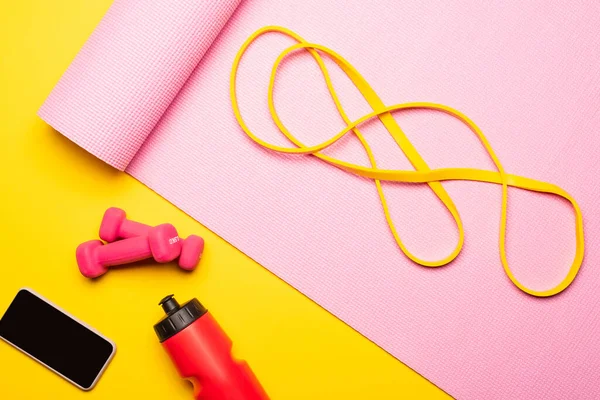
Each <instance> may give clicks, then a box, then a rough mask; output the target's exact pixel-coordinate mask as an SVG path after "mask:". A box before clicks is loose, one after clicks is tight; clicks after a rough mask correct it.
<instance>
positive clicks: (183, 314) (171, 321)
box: [154, 294, 208, 343]
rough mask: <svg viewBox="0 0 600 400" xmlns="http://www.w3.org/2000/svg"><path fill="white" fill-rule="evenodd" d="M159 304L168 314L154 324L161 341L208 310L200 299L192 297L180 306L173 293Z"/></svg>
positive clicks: (179, 330)
mask: <svg viewBox="0 0 600 400" xmlns="http://www.w3.org/2000/svg"><path fill="white" fill-rule="evenodd" d="M158 305H159V306H162V308H163V310H165V313H166V314H167V315H166V316H165V317H164V318H163V319H161V320H160V321H159V322H158V323H157V324H156V325H154V332H156V336H158V340H159V341H160V342H161V343H162V342H164V341H165V340H167V339H168V338H170V337H171V336H174V335H176V334H177V333H179V332H181V331H182V330H183V329H185V328H187V327H188V325H190V324H191V323H192V322H194V321H195V320H197V319H198V318H200V317H201V316H203V315H204V314H206V312H207V311H208V310H207V309H206V308H204V306H203V305H202V304H200V302H199V301H198V299H192V300H190V301H188V302H187V303H185V304H184V305H182V306H180V305H179V303H178V302H177V300H175V298H174V297H173V295H172V294H170V295H168V296H166V297H165V298H164V299H162V300H161V301H160V302H159V303H158Z"/></svg>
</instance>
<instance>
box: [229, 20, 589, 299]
mask: <svg viewBox="0 0 600 400" xmlns="http://www.w3.org/2000/svg"><path fill="white" fill-rule="evenodd" d="M268 32H279V33H282V34H285V35H287V36H289V37H291V38H293V39H294V40H295V41H296V42H298V43H297V44H295V45H293V46H291V47H288V48H287V49H285V50H284V51H283V52H282V53H281V54H280V55H279V57H278V58H277V60H276V61H275V64H274V66H273V69H272V72H271V80H270V83H269V94H268V96H269V109H270V112H271V116H272V118H273V121H274V122H275V124H276V125H277V126H278V128H279V130H280V131H281V133H283V134H284V135H285V136H286V137H287V138H288V139H289V140H290V141H291V142H292V143H293V144H295V145H296V146H297V147H294V148H288V147H280V146H276V145H273V144H270V143H267V142H265V141H264V140H262V139H260V138H259V137H258V136H256V135H255V134H254V133H252V131H251V130H250V129H249V128H248V126H247V125H246V123H245V122H244V119H243V118H242V115H241V113H240V109H239V106H238V101H237V93H236V77H237V71H238V68H239V64H240V60H241V59H242V57H243V55H244V53H245V52H246V50H247V48H248V46H250V44H251V43H252V42H253V41H254V40H256V39H257V38H258V37H259V36H261V35H263V34H265V33H268ZM297 50H305V51H308V52H309V53H310V54H311V55H312V57H313V58H314V59H315V61H316V62H317V64H318V65H319V68H320V69H321V72H322V73H323V77H324V78H325V83H326V84H327V88H328V89H329V93H330V94H331V97H332V98H333V101H334V102H335V105H336V107H337V109H338V112H339V113H340V115H341V117H342V118H343V119H344V121H345V123H346V124H347V126H346V127H345V128H344V129H343V130H342V131H341V132H339V133H338V134H337V135H335V136H333V137H332V138H330V139H328V140H326V141H324V142H323V143H320V144H317V145H314V146H306V145H304V144H302V143H301V142H300V140H298V139H297V138H296V137H294V136H293V135H292V134H291V133H290V131H289V130H288V129H287V128H286V127H285V126H284V125H283V123H282V122H281V119H280V118H279V116H278V114H277V111H276V110H275V103H274V101H273V88H274V85H275V77H276V75H277V69H278V67H279V65H280V64H281V62H282V61H283V59H285V57H287V56H288V55H289V54H290V53H292V52H294V51H297ZM321 55H326V56H327V57H329V58H331V59H332V60H333V61H334V62H335V63H336V64H337V65H338V66H339V67H340V68H341V69H342V70H343V71H344V72H345V73H346V74H347V75H348V77H349V78H350V79H351V80H352V82H353V83H354V85H355V86H356V87H357V88H358V90H359V91H360V92H361V93H362V95H363V97H364V98H365V99H366V100H367V102H368V103H369V105H370V106H371V108H372V109H373V112H371V113H369V114H367V115H365V116H363V117H361V118H359V119H358V120H356V121H353V122H352V121H350V119H349V118H348V116H347V115H346V113H345V112H344V110H343V108H342V105H341V104H340V101H339V99H338V96H337V94H336V92H335V89H334V88H333V84H332V83H331V78H330V76H329V72H328V71H327V68H326V67H325V64H324V63H323V59H322V58H321ZM230 90H231V101H232V105H233V111H234V113H235V117H236V118H237V120H238V123H239V124H240V126H241V127H242V129H243V130H244V132H246V134H247V135H248V136H249V137H250V138H251V139H252V140H254V141H255V142H256V143H258V144H259V145H261V146H263V147H265V148H267V149H270V150H273V151H277V152H281V153H290V154H311V155H313V156H315V157H318V158H319V159H321V160H323V161H325V162H326V163H329V164H331V165H333V166H335V167H337V168H340V169H342V170H344V171H347V172H350V173H353V174H355V175H359V176H363V177H367V178H371V179H373V180H374V182H375V186H376V187H377V192H378V193H379V198H380V199H381V204H382V206H383V212H384V213H385V218H386V220H387V223H388V225H389V227H390V230H391V232H392V234H393V235H394V238H395V240H396V243H397V244H398V246H399V247H400V249H401V250H402V251H403V252H404V254H406V256H407V257H408V258H410V259H411V260H412V261H414V262H415V263H418V264H420V265H423V266H427V267H439V266H442V265H445V264H448V263H449V262H451V261H452V260H454V258H456V256H457V255H458V254H459V253H460V251H461V248H462V245H463V242H464V236H465V235H464V229H463V224H462V221H461V219H460V215H459V213H458V210H457V209H456V206H455V205H454V203H453V202H452V199H451V198H450V196H449V195H448V193H447V192H446V190H444V187H443V186H442V184H441V183H440V181H448V180H466V181H479V182H488V183H496V184H499V185H502V213H501V217H500V259H501V261H502V266H503V267H504V271H505V272H506V275H507V276H508V278H509V279H510V280H511V281H512V283H514V284H515V286H517V287H518V288H519V289H521V290H522V291H524V292H525V293H528V294H530V295H533V296H539V297H547V296H553V295H555V294H557V293H560V292H561V291H563V290H564V289H565V288H567V287H568V286H569V285H570V284H571V282H572V281H573V279H575V276H576V275H577V272H578V271H579V268H580V266H581V262H582V260H583V253H584V245H583V219H582V216H581V210H580V209H579V206H578V205H577V202H576V201H575V199H573V198H572V197H571V196H570V195H569V194H568V193H567V192H566V191H564V190H563V189H561V188H560V187H558V186H556V185H553V184H551V183H546V182H540V181H537V180H534V179H529V178H524V177H521V176H517V175H511V174H507V173H506V172H505V171H504V168H503V167H502V164H501V163H500V160H499V159H498V157H497V156H496V154H495V153H494V151H493V150H492V148H491V146H490V144H489V142H488V141H487V139H486V138H485V136H484V135H483V133H482V132H481V130H480V129H479V127H477V125H475V123H474V122H473V121H471V120H470V119H469V117H467V116H466V115H464V114H463V113H461V112H460V111H458V110H455V109H453V108H451V107H448V106H445V105H442V104H434V103H426V102H416V103H403V104H396V105H393V106H386V105H385V104H383V102H382V101H381V99H380V98H379V96H377V94H376V93H375V91H374V90H373V89H372V88H371V86H369V84H368V83H367V81H366V80H365V79H364V78H363V77H362V75H360V74H359V73H358V71H357V70H356V69H354V67H353V66H352V65H350V63H349V62H348V61H346V60H345V59H344V58H343V57H342V56H340V55H339V54H337V53H336V52H335V51H333V50H331V49H328V48H327V47H324V46H321V45H318V44H314V43H308V42H306V41H305V40H304V39H302V38H301V37H300V36H298V35H297V34H296V33H294V32H292V31H290V30H289V29H286V28H282V27H277V26H267V27H264V28H262V29H259V30H258V31H256V32H255V33H254V34H252V35H251V36H250V37H249V38H248V39H247V40H246V42H245V43H244V44H243V45H242V47H241V48H240V50H239V51H238V53H237V55H236V57H235V60H234V62H233V69H232V71H231V88H230ZM410 109H428V110H436V111H441V112H444V113H447V114H450V115H451V116H453V117H455V118H457V119H459V120H460V121H462V122H463V123H465V124H466V125H467V126H468V127H469V128H470V129H471V130H472V131H473V132H474V133H475V134H476V135H477V137H478V138H479V140H480V141H481V143H482V144H483V146H484V147H485V149H486V151H487V153H488V154H489V156H490V158H491V159H492V161H493V162H494V164H495V165H496V168H497V170H498V171H497V172H495V171H486V170H479V169H474V168H441V169H433V170H432V169H429V167H428V166H427V164H426V163H425V161H424V160H423V158H421V156H420V155H419V153H418V152H417V150H416V149H415V147H414V146H413V145H412V143H411V142H410V141H409V140H408V138H407V137H406V135H405V134H404V133H403V132H402V130H401V129H400V126H398V124H397V123H396V121H395V120H394V118H393V117H392V114H391V112H393V111H398V110H410ZM375 117H377V118H379V120H380V121H381V122H382V123H383V125H384V126H385V127H386V128H387V130H388V131H389V133H390V134H391V135H392V137H393V138H394V140H395V141H396V143H397V144H398V146H399V147H400V149H402V151H403V152H404V154H405V155H406V157H407V158H408V159H409V161H410V162H411V164H412V165H413V167H414V168H415V170H414V171H405V170H388V169H380V168H377V165H376V162H375V158H374V156H373V152H372V151H371V148H370V147H369V144H368V143H367V141H366V140H365V138H364V136H363V135H362V133H361V132H360V131H359V129H358V126H359V125H361V124H362V123H364V122H366V121H368V120H370V119H372V118H375ZM350 132H353V133H354V134H355V135H356V137H357V138H358V140H359V141H360V142H361V143H362V145H363V147H364V149H365V151H366V153H367V155H368V157H369V160H370V163H371V167H363V166H361V165H357V164H352V163H348V162H345V161H343V160H340V159H337V158H334V157H330V156H327V155H325V154H323V153H321V150H324V149H326V148H327V147H328V146H330V145H332V144H333V143H335V142H336V141H338V140H339V139H341V138H342V137H343V136H344V135H346V134H348V133H350ZM381 181H393V182H410V183H427V185H429V187H430V188H431V190H433V192H434V193H435V194H436V195H437V197H438V198H439V199H440V200H441V202H442V203H443V204H444V206H446V208H447V209H448V211H449V212H450V214H451V215H452V217H453V218H454V221H455V222H456V226H457V228H458V233H459V240H458V244H457V245H456V247H455V248H454V250H453V251H452V253H451V254H450V255H448V256H447V257H445V258H443V259H441V260H436V261H428V260H422V259H420V258H418V257H416V256H415V255H414V254H412V253H411V252H410V251H409V250H408V249H407V248H406V247H405V246H404V244H403V243H402V241H401V240H400V237H399V235H398V232H397V231H396V228H395V226H394V222H393V221H392V218H391V216H390V212H389V208H388V205H387V201H386V198H385V194H384V193H383V189H382V187H381ZM508 186H513V187H517V188H520V189H525V190H531V191H535V192H541V193H549V194H553V195H557V196H560V197H563V198H564V199H566V200H568V201H569V202H570V203H571V205H572V206H573V210H574V212H575V238H576V252H575V258H574V260H573V264H572V265H571V268H570V269H569V272H568V273H567V275H566V276H565V278H564V279H563V280H562V282H560V283H559V284H558V285H557V286H555V287H553V288H551V289H547V290H541V291H538V290H533V289H530V288H527V287H525V286H524V285H523V284H522V283H520V282H519V281H518V280H517V279H516V278H515V276H514V275H513V273H512V271H511V269H510V268H509V266H508V261H507V259H506V248H505V236H506V212H507V201H508Z"/></svg>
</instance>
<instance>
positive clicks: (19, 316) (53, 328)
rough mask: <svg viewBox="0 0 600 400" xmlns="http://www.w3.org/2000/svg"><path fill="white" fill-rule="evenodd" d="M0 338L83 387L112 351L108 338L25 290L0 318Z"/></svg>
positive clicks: (95, 376) (90, 384)
mask: <svg viewBox="0 0 600 400" xmlns="http://www.w3.org/2000/svg"><path fill="white" fill-rule="evenodd" d="M0 337H2V338H3V339H4V340H5V341H7V342H9V343H11V344H12V345H13V346H15V347H17V348H18V349H20V350H22V351H23V352H25V353H27V354H28V355H30V356H31V357H33V358H35V359H37V360H38V361H40V362H41V363H43V364H45V365H46V366H48V367H50V368H51V369H53V370H55V371H56V372H58V373H59V374H61V375H63V376H64V377H65V378H67V379H69V380H71V381H72V382H74V383H75V384H77V385H79V386H80V387H81V388H83V389H90V388H91V387H92V386H93V384H94V383H95V381H96V379H97V377H98V376H99V374H100V373H101V372H102V371H103V370H104V367H105V366H106V364H107V363H108V361H109V360H110V358H111V357H112V355H113V353H114V345H113V344H112V343H111V342H110V341H108V340H107V339H105V338H103V337H102V336H100V335H99V334H97V333H95V332H94V331H92V330H90V329H89V328H87V327H85V326H84V325H82V324H81V323H80V322H78V321H76V320H74V319H73V318H71V317H70V316H68V315H66V314H65V313H64V312H62V311H60V310H58V309H57V308H55V307H54V306H53V305H51V304H49V303H48V302H46V301H45V300H43V299H41V298H40V297H38V296H37V295H35V294H33V293H32V292H30V291H28V290H26V289H22V290H20V291H19V292H18V293H17V295H16V297H15V298H14V300H13V301H12V303H11V304H10V306H9V307H8V310H6V313H5V314H4V316H3V317H2V319H0Z"/></svg>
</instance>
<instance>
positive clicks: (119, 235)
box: [100, 207, 204, 270]
mask: <svg viewBox="0 0 600 400" xmlns="http://www.w3.org/2000/svg"><path fill="white" fill-rule="evenodd" d="M150 229H152V227H151V226H148V225H145V224H142V223H139V222H135V221H131V220H128V219H127V216H126V214H125V211H123V210H121V209H120V208H116V207H111V208H109V209H108V210H106V212H105V213H104V217H103V218H102V223H101V224H100V239H102V240H104V241H106V242H109V243H112V242H114V241H116V240H118V239H128V238H133V237H136V236H145V235H147V234H148V232H149V231H150ZM181 242H182V243H181V255H180V256H179V261H178V263H179V266H180V267H181V268H183V269H186V270H192V269H194V268H196V266H197V265H198V262H199V261H200V257H201V256H202V251H203V250H204V239H202V238H201V237H200V236H196V235H190V236H188V237H187V239H181Z"/></svg>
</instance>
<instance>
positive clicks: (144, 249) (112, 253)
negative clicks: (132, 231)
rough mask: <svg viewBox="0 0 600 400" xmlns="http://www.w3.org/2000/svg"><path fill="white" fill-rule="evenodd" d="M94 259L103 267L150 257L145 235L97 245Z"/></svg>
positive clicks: (150, 251) (150, 253) (150, 252)
mask: <svg viewBox="0 0 600 400" xmlns="http://www.w3.org/2000/svg"><path fill="white" fill-rule="evenodd" d="M95 251H96V260H97V261H98V262H99V263H100V264H102V265H103V266H105V267H111V266H114V265H121V264H128V263H132V262H136V261H141V260H145V259H147V258H151V257H152V250H151V248H150V244H149V242H148V238H147V236H137V237H132V238H129V239H124V240H120V241H118V242H113V243H109V244H106V245H104V246H100V247H97V248H96V249H95Z"/></svg>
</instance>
